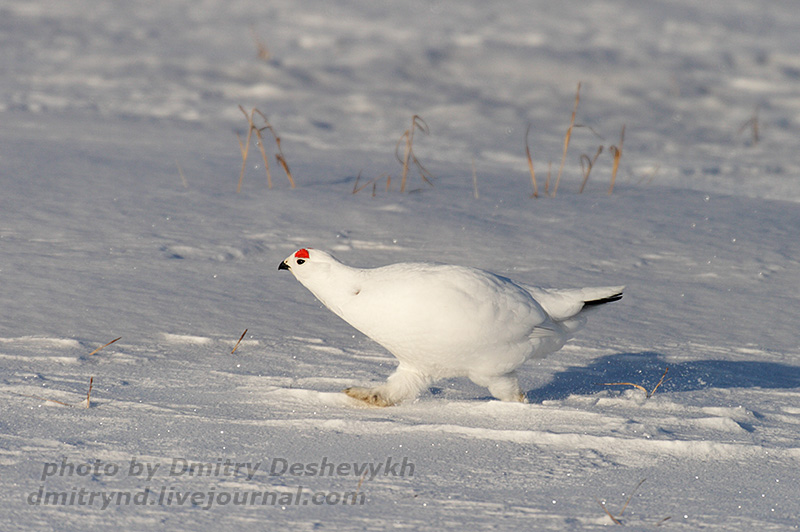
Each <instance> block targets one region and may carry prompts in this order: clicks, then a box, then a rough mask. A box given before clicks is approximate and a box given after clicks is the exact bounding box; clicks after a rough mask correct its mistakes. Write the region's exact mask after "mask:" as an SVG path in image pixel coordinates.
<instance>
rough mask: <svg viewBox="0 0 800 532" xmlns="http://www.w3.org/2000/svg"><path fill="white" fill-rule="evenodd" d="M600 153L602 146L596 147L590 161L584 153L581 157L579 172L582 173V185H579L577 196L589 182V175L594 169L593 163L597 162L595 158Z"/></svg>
mask: <svg viewBox="0 0 800 532" xmlns="http://www.w3.org/2000/svg"><path fill="white" fill-rule="evenodd" d="M601 153H603V146H598V148H597V152H596V153H595V154H594V157H592V158H591V159H590V158H589V156H588V155H586V154H585V153H584V154H582V155H581V171H582V172H583V183H581V188H580V190H579V191H578V194H582V193H583V188H584V187H585V186H586V182H587V181H589V174H591V173H592V168H593V167H594V163H596V162H597V158H598V157H600V154H601Z"/></svg>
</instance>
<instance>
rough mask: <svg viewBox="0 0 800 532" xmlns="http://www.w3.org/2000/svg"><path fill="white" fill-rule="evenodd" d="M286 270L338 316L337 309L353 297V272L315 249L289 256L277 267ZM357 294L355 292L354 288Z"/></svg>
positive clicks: (354, 273)
mask: <svg viewBox="0 0 800 532" xmlns="http://www.w3.org/2000/svg"><path fill="white" fill-rule="evenodd" d="M278 269H279V270H289V271H290V272H292V274H293V275H294V276H295V278H296V279H297V280H298V281H300V284H302V285H303V286H305V287H306V288H308V289H309V290H310V291H311V293H312V294H314V295H315V296H316V297H317V299H319V300H320V301H322V303H323V304H324V305H325V306H326V307H328V308H329V309H331V310H332V311H333V312H334V313H336V314H339V315H341V312H340V306H341V305H342V303H343V301H346V300H348V299H349V298H351V297H352V294H353V290H354V288H353V285H354V282H355V281H354V276H357V275H358V274H357V273H356V270H355V269H353V268H350V267H348V266H345V265H344V264H342V263H341V262H339V261H338V260H336V259H335V258H334V257H333V256H331V255H329V254H328V253H325V252H324V251H320V250H318V249H311V248H303V249H300V250H297V251H295V252H294V253H292V254H291V255H289V256H288V257H287V258H286V260H284V261H283V262H281V263H280V265H278ZM356 290H357V288H356Z"/></svg>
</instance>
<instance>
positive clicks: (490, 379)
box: [469, 371, 528, 403]
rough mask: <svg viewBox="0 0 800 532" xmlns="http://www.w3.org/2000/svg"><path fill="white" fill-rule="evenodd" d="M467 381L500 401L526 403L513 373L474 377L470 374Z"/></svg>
mask: <svg viewBox="0 0 800 532" xmlns="http://www.w3.org/2000/svg"><path fill="white" fill-rule="evenodd" d="M469 379H470V380H471V381H472V382H474V383H475V384H477V385H479V386H485V387H487V388H489V393H491V394H492V395H493V396H494V397H496V398H498V399H500V400H501V401H512V402H516V403H527V402H528V400H527V398H526V397H525V394H523V393H522V390H521V389H520V387H519V380H518V379H517V374H516V373H515V372H513V371H512V372H511V373H506V374H505V375H475V374H470V375H469Z"/></svg>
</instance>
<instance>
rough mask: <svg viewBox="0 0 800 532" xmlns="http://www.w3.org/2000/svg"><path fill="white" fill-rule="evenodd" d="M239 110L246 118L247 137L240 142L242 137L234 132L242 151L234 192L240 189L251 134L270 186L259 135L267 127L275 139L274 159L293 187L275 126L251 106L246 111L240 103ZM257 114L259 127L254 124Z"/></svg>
mask: <svg viewBox="0 0 800 532" xmlns="http://www.w3.org/2000/svg"><path fill="white" fill-rule="evenodd" d="M239 110H240V111H242V114H243V115H244V116H245V118H246V119H247V124H248V128H247V138H246V139H245V141H244V142H242V138H241V137H240V136H239V133H236V138H237V139H238V140H239V149H240V150H241V152H242V168H241V171H240V172H239V183H238V185H237V186H236V193H237V194H238V193H239V192H241V191H242V181H243V180H244V171H245V169H246V168H247V156H248V154H249V152H250V141H251V139H252V137H253V134H255V135H256V145H257V146H258V150H259V151H260V152H261V158H262V160H263V161H264V171H265V172H266V174H267V188H272V173H271V172H270V170H269V159H268V158H267V151H266V148H265V147H264V137H263V136H262V135H261V132H262V131H264V130H265V129H268V130H269V132H270V133H272V136H273V137H274V139H275V145H276V147H277V153H276V154H275V159H276V160H277V161H278V164H280V165H281V168H283V171H284V172H286V177H287V178H288V179H289V185H290V186H291V187H292V188H295V182H294V178H293V177H292V172H291V171H290V170H289V164H288V163H287V162H286V157H285V156H284V155H283V150H282V149H281V138H280V137H279V136H278V134H277V133H276V132H275V128H273V127H272V124H270V123H269V120H267V117H266V115H264V113H262V112H261V111H259V110H258V109H256V108H255V107H253V109H251V110H250V112H249V113H248V112H247V111H245V110H244V107H242V106H241V105H240V106H239ZM256 115H258V116H260V117H261V119H262V120H263V121H264V124H265V125H264V126H263V127H261V128H259V127H257V126H256V125H255V121H254V118H255V116H256Z"/></svg>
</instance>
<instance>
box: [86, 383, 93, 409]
mask: <svg viewBox="0 0 800 532" xmlns="http://www.w3.org/2000/svg"><path fill="white" fill-rule="evenodd" d="M93 384H94V377H89V391H88V392H86V408H89V407H90V406H91V405H92V385H93Z"/></svg>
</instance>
